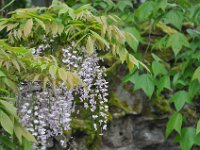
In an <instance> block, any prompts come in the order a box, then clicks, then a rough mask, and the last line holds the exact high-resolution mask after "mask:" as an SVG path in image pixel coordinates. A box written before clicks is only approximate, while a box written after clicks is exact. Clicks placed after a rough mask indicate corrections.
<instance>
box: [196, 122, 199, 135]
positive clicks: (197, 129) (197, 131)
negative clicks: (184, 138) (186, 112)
mask: <svg viewBox="0 0 200 150" xmlns="http://www.w3.org/2000/svg"><path fill="white" fill-rule="evenodd" d="M199 133H200V120H199V121H198V122H197V128H196V134H199Z"/></svg>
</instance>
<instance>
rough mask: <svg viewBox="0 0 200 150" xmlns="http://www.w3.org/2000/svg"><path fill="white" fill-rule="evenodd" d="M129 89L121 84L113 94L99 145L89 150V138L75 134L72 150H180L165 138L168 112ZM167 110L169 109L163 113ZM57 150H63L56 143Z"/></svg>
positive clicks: (140, 93)
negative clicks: (87, 139)
mask: <svg viewBox="0 0 200 150" xmlns="http://www.w3.org/2000/svg"><path fill="white" fill-rule="evenodd" d="M128 89H129V88H128ZM128 89H127V87H123V86H121V85H118V86H116V87H115V89H114V90H115V91H114V92H113V94H111V97H110V104H109V105H110V112H111V114H112V116H113V119H112V121H111V122H109V124H108V129H107V131H106V132H105V133H104V135H103V136H102V139H101V140H100V142H99V143H98V142H97V143H93V146H92V147H89V148H88V147H87V146H86V145H87V144H86V142H87V141H86V135H84V134H83V133H81V134H75V136H73V140H72V142H71V145H72V146H71V147H72V148H71V149H77V150H93V149H94V150H99V149H100V150H180V148H179V145H177V144H175V143H174V141H173V139H172V138H171V139H168V140H166V139H165V125H166V121H167V117H168V115H167V113H166V112H165V113H163V114H160V113H158V112H157V108H155V106H153V105H152V103H151V102H148V100H147V98H146V97H145V96H144V94H143V92H142V91H139V92H134V94H132V92H130V91H129V90H128ZM130 89H131V88H130ZM156 106H157V105H156ZM165 107H166V106H164V107H159V108H165ZM165 110H168V109H164V110H163V111H165ZM159 111H160V110H159ZM56 149H57V150H61V147H60V146H58V144H56V143H54V146H53V145H52V148H51V150H56ZM65 149H68V148H65Z"/></svg>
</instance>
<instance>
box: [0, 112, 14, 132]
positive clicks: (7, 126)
mask: <svg viewBox="0 0 200 150" xmlns="http://www.w3.org/2000/svg"><path fill="white" fill-rule="evenodd" d="M0 122H1V126H2V127H3V129H4V130H5V131H7V132H8V133H9V134H11V135H12V134H13V129H14V122H12V120H11V119H10V117H9V116H8V115H7V114H6V113H4V112H3V111H0Z"/></svg>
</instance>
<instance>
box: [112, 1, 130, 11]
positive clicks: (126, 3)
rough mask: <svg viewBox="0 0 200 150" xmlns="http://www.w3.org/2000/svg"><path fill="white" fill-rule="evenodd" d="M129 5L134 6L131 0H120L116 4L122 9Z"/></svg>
mask: <svg viewBox="0 0 200 150" xmlns="http://www.w3.org/2000/svg"><path fill="white" fill-rule="evenodd" d="M127 6H129V7H131V8H132V7H133V4H132V2H131V0H119V1H118V2H117V5H116V7H117V8H119V9H120V10H121V11H124V9H125V8H126V7H127Z"/></svg>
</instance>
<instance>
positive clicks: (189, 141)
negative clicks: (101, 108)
mask: <svg viewBox="0 0 200 150" xmlns="http://www.w3.org/2000/svg"><path fill="white" fill-rule="evenodd" d="M175 142H178V143H180V146H181V150H191V149H192V146H193V145H199V146H200V134H198V135H196V131H195V128H193V127H187V128H183V129H182V130H181V135H177V136H176V137H175Z"/></svg>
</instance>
